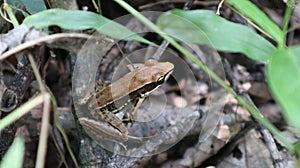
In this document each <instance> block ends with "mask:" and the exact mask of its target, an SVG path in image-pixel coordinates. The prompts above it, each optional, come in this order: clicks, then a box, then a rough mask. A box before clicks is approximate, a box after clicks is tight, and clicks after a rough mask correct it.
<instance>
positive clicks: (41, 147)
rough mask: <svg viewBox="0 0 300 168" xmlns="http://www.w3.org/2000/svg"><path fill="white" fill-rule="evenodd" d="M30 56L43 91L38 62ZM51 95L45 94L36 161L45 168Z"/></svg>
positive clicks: (43, 91) (36, 165) (36, 163)
mask: <svg viewBox="0 0 300 168" xmlns="http://www.w3.org/2000/svg"><path fill="white" fill-rule="evenodd" d="M28 58H29V61H30V64H31V67H32V69H33V73H34V75H35V77H36V78H37V81H38V84H39V87H40V90H41V92H42V93H46V92H45V88H44V87H43V85H42V83H41V80H38V78H39V75H38V69H37V67H36V64H35V62H34V60H33V57H32V55H31V54H30V53H29V54H28ZM49 110H50V95H49V94H45V96H44V106H43V116H42V125H41V134H40V138H39V144H38V152H37V157H36V162H35V167H38V168H39V167H41V168H43V167H44V166H45V160H46V153H47V142H48V134H49V123H50V111H49Z"/></svg>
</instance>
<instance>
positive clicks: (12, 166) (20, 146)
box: [0, 137, 25, 168]
mask: <svg viewBox="0 0 300 168" xmlns="http://www.w3.org/2000/svg"><path fill="white" fill-rule="evenodd" d="M24 150H25V142H24V139H23V138H21V137H16V139H15V140H14V142H13V144H12V145H11V146H10V147H9V149H8V151H7V152H6V154H5V156H4V157H3V160H2V162H1V164H0V168H6V167H9V168H21V167H22V165H23V157H24Z"/></svg>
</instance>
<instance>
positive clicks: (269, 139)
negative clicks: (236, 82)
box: [243, 92, 284, 168]
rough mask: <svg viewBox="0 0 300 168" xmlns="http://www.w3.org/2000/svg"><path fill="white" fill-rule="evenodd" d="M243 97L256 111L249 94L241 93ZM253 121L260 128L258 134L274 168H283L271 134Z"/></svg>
mask: <svg viewBox="0 0 300 168" xmlns="http://www.w3.org/2000/svg"><path fill="white" fill-rule="evenodd" d="M243 97H244V98H245V99H246V100H248V102H249V103H250V104H251V105H252V106H253V107H254V108H255V109H256V110H258V109H257V107H256V106H255V104H254V103H253V101H252V99H251V98H250V96H249V94H248V93H246V92H244V93H243ZM254 121H255V122H256V123H257V125H258V126H259V128H260V132H261V134H262V135H263V138H264V140H265V142H266V146H267V148H268V149H269V152H270V155H271V157H272V160H273V165H274V167H276V168H283V167H284V165H283V162H282V161H283V160H282V157H281V155H280V153H279V151H278V149H277V146H276V144H275V141H274V138H273V136H272V135H271V133H270V132H269V131H268V130H267V129H266V128H265V127H264V126H262V125H261V124H260V123H259V122H258V121H256V120H255V119H254Z"/></svg>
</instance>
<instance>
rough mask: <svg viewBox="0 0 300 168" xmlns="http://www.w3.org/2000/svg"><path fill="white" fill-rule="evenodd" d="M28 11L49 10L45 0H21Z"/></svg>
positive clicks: (33, 12)
mask: <svg viewBox="0 0 300 168" xmlns="http://www.w3.org/2000/svg"><path fill="white" fill-rule="evenodd" d="M21 1H22V2H23V4H24V5H25V7H26V9H27V10H28V12H30V13H31V14H35V13H38V12H41V11H44V10H47V8H46V5H45V2H44V0H21Z"/></svg>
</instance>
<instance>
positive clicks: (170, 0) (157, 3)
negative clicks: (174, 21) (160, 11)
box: [139, 0, 219, 10]
mask: <svg viewBox="0 0 300 168" xmlns="http://www.w3.org/2000/svg"><path fill="white" fill-rule="evenodd" d="M183 2H186V0H164V1H158V2H153V3H149V4H146V5H142V6H140V7H139V10H142V9H145V8H150V7H152V6H157V5H162V4H167V3H183ZM218 3H219V1H196V2H194V3H193V4H194V5H205V6H208V5H217V4H218Z"/></svg>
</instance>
